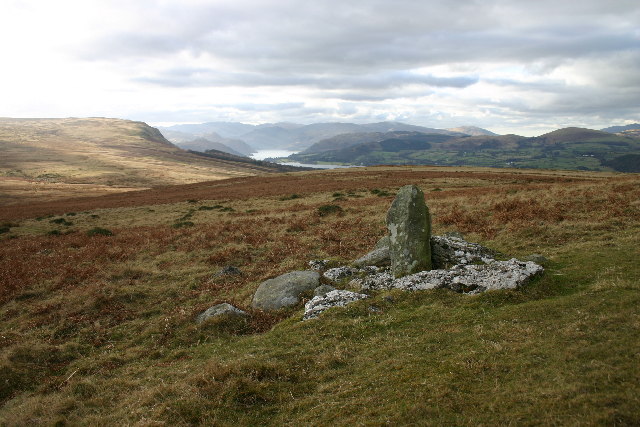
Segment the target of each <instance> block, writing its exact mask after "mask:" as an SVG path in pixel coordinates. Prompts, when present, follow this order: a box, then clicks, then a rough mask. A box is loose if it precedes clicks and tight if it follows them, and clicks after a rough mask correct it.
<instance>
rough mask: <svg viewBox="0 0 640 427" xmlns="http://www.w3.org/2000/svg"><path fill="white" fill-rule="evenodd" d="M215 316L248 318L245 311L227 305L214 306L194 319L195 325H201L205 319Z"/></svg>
mask: <svg viewBox="0 0 640 427" xmlns="http://www.w3.org/2000/svg"><path fill="white" fill-rule="evenodd" d="M217 316H237V317H248V316H249V315H248V314H247V312H246V311H242V310H240V309H239V308H236V307H234V306H232V305H231V304H229V303H226V302H225V303H222V304H216V305H214V306H213V307H209V308H208V309H206V310H205V311H203V312H202V313H200V315H198V317H197V318H196V322H197V323H202V322H204V321H205V320H207V319H210V318H212V317H217Z"/></svg>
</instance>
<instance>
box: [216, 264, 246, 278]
mask: <svg viewBox="0 0 640 427" xmlns="http://www.w3.org/2000/svg"><path fill="white" fill-rule="evenodd" d="M217 275H218V276H241V275H242V271H241V270H240V269H239V268H238V267H234V266H232V265H228V266H226V267H224V268H223V269H222V270H220V271H219V272H218V274H217Z"/></svg>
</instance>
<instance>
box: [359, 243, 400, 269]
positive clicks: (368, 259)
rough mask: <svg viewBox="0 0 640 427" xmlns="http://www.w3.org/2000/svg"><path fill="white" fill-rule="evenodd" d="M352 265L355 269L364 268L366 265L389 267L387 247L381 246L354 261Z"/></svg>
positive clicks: (389, 260)
mask: <svg viewBox="0 0 640 427" xmlns="http://www.w3.org/2000/svg"><path fill="white" fill-rule="evenodd" d="M353 265H354V266H356V267H365V266H368V265H375V266H378V267H385V266H389V265H391V255H390V252H389V246H382V247H379V248H376V249H374V250H372V251H371V252H369V253H368V254H366V255H364V256H362V257H360V258H358V259H357V260H355V261H354V262H353Z"/></svg>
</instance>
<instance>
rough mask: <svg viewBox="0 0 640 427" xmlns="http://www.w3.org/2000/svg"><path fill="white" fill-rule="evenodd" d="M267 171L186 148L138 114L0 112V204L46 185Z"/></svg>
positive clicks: (88, 190)
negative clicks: (3, 115)
mask: <svg viewBox="0 0 640 427" xmlns="http://www.w3.org/2000/svg"><path fill="white" fill-rule="evenodd" d="M268 171H270V169H269V168H268V167H264V166H259V165H255V164H246V163H242V162H238V161H233V160H229V159H211V158H204V157H201V156H196V155H193V154H190V153H187V152H185V151H183V150H181V149H179V148H177V147H175V146H173V145H171V144H170V143H169V142H167V141H166V140H165V139H164V138H163V137H162V135H161V134H160V133H159V132H158V131H157V130H156V129H154V128H151V127H149V126H147V125H146V124H144V123H141V122H132V121H128V120H118V119H101V118H91V119H0V191H1V193H0V204H8V203H15V202H17V201H19V200H20V199H22V200H24V199H25V196H29V197H28V199H30V200H38V199H42V196H43V193H45V192H50V193H52V196H51V198H58V197H64V196H67V197H69V196H71V195H73V194H78V193H80V192H83V193H84V194H88V195H89V194H92V193H93V194H103V193H110V192H113V191H114V189H120V191H127V190H130V189H131V188H145V187H154V186H158V185H173V184H184V183H191V182H200V181H206V180H214V179H224V178H231V177H236V176H247V175H254V174H257V173H264V172H268ZM58 193H62V194H58Z"/></svg>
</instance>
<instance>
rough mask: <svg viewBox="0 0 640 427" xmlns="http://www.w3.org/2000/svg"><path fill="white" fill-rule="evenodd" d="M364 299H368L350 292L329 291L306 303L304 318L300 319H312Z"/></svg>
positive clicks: (365, 296) (363, 295)
mask: <svg viewBox="0 0 640 427" xmlns="http://www.w3.org/2000/svg"><path fill="white" fill-rule="evenodd" d="M365 298H369V297H368V296H367V295H365V294H359V293H356V292H350V291H341V290H335V291H331V292H329V293H328V294H326V295H324V296H317V297H313V298H312V299H311V300H310V301H309V302H307V303H306V304H305V305H304V316H303V317H302V319H303V320H308V319H313V318H316V317H318V316H319V315H320V314H321V313H323V312H325V311H326V310H328V309H330V308H332V307H344V306H345V305H347V304H350V303H352V302H355V301H359V300H361V299H365Z"/></svg>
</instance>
